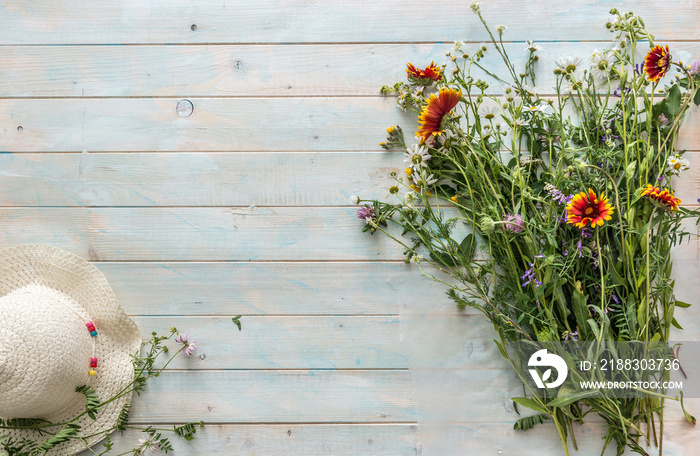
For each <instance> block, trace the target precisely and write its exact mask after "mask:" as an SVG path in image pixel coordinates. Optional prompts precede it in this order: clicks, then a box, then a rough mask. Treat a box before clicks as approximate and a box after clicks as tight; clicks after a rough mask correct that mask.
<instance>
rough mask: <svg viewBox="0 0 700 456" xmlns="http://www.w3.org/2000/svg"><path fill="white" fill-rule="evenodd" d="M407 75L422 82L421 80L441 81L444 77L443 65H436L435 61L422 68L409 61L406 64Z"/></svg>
mask: <svg viewBox="0 0 700 456" xmlns="http://www.w3.org/2000/svg"><path fill="white" fill-rule="evenodd" d="M406 75H407V76H408V79H409V80H411V79H413V80H417V81H416V82H421V80H422V81H426V80H430V81H439V80H440V79H442V67H440V66H438V65H436V64H435V62H430V65H428V66H427V67H425V69H424V70H421V69H418V68H416V67H415V66H413V64H412V63H409V64H407V65H406Z"/></svg>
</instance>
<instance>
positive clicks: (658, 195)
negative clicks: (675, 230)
mask: <svg viewBox="0 0 700 456" xmlns="http://www.w3.org/2000/svg"><path fill="white" fill-rule="evenodd" d="M640 192H641V194H642V196H644V197H646V198H649V199H650V200H652V201H655V202H657V203H659V204H661V205H662V206H665V207H667V208H668V209H671V210H672V211H675V210H678V206H680V205H681V200H680V199H678V198H675V197H674V196H673V193H672V192H671V191H670V190H668V189H666V188H665V189H663V190H661V189H660V188H659V187H654V186H653V185H651V184H647V186H646V187H644V188H643V189H641V190H640Z"/></svg>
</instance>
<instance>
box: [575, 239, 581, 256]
mask: <svg viewBox="0 0 700 456" xmlns="http://www.w3.org/2000/svg"><path fill="white" fill-rule="evenodd" d="M576 248H577V249H578V257H579V258H583V237H581V238H580V239H579V240H578V243H576Z"/></svg>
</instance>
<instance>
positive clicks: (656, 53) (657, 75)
mask: <svg viewBox="0 0 700 456" xmlns="http://www.w3.org/2000/svg"><path fill="white" fill-rule="evenodd" d="M670 67H671V54H669V51H668V46H666V47H665V48H664V47H663V46H658V45H657V46H654V47H653V48H651V50H650V51H649V52H648V53H647V56H646V57H645V58H644V71H645V72H646V74H647V78H649V80H650V81H651V82H657V81H658V80H659V79H661V78H663V77H664V76H666V73H668V69H669V68H670Z"/></svg>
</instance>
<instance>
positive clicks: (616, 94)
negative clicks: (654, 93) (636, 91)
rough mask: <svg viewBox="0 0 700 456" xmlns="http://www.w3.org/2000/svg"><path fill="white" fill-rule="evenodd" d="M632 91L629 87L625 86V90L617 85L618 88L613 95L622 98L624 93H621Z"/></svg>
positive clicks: (626, 93)
mask: <svg viewBox="0 0 700 456" xmlns="http://www.w3.org/2000/svg"><path fill="white" fill-rule="evenodd" d="M631 91H632V89H630V88H629V87H625V90H624V91H623V90H622V87H620V86H617V89H615V90H613V96H614V97H617V98H621V97H622V95H621V93H622V92H624V93H625V95H628V94H629V93H630V92H631Z"/></svg>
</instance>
